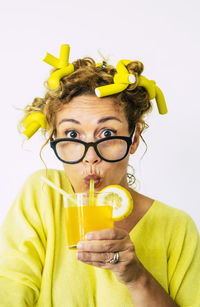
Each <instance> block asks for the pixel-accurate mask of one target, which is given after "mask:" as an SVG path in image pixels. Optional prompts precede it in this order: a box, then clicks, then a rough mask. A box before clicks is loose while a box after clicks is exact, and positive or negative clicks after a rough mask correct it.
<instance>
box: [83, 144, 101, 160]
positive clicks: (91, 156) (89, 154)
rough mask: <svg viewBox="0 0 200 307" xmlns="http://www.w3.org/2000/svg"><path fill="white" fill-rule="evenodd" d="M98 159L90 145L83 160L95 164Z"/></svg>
mask: <svg viewBox="0 0 200 307" xmlns="http://www.w3.org/2000/svg"><path fill="white" fill-rule="evenodd" d="M100 161H101V158H100V157H99V156H98V155H97V153H96V151H95V149H94V148H93V147H92V146H90V147H89V148H88V150H87V152H86V155H85V157H84V159H83V162H84V163H87V164H97V163H99V162H100Z"/></svg>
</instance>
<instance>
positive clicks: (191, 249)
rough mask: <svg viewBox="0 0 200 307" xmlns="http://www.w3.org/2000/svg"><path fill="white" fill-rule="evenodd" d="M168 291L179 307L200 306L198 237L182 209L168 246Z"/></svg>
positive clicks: (199, 247)
mask: <svg viewBox="0 0 200 307" xmlns="http://www.w3.org/2000/svg"><path fill="white" fill-rule="evenodd" d="M168 280H169V293H170V296H171V297H172V298H173V299H174V301H175V302H176V303H177V304H178V305H179V306H181V307H197V306H200V238H199V233H198V230H197V227H196V225H195V223H194V222H193V220H192V218H191V217H190V216H189V215H188V214H187V213H185V212H182V214H181V216H179V218H178V219H177V220H176V225H175V227H174V229H173V234H172V239H171V241H170V244H169V247H168Z"/></svg>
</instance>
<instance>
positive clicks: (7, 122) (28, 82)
mask: <svg viewBox="0 0 200 307" xmlns="http://www.w3.org/2000/svg"><path fill="white" fill-rule="evenodd" d="M199 13H200V2H199V0H190V1H184V0H182V1H179V0H178V1H177V0H173V1H172V0H170V1H169V0H168V1H160V0H151V1H149V0H145V1H142V0H141V1H134V0H132V1H130V0H123V1H116V0H115V1H114V0H110V1H108V0H107V1H105V0H102V1H94V0H93V1H92V0H91V1H90V0H85V1H76V0H74V1H62V0H57V1H50V0H48V1H42V0H34V1H26V0H18V1H14V0H12V1H4V2H3V1H1V7H0V29H1V48H0V56H1V58H0V61H1V72H0V85H1V92H0V95H1V99H0V111H1V113H0V114H1V116H0V129H1V142H0V148H1V150H0V192H1V201H0V223H1V222H2V220H3V219H4V217H5V215H6V212H7V210H8V209H9V207H10V206H11V204H12V202H13V200H14V198H15V196H16V194H17V192H18V191H19V189H20V187H21V186H22V184H23V182H24V181H25V179H26V178H27V176H28V175H29V174H31V173H32V172H34V171H35V170H37V169H40V168H44V166H43V164H42V162H41V160H40V158H39V149H40V147H41V145H42V143H43V139H42V137H41V136H40V134H39V133H37V135H35V136H34V137H33V138H32V139H31V140H30V141H29V142H27V143H26V144H25V145H24V146H22V139H23V138H22V136H21V135H19V134H18V131H17V123H18V121H19V119H20V118H21V112H20V111H19V110H17V109H16V108H23V107H24V106H25V105H27V104H30V103H31V102H32V101H33V99H34V97H42V96H43V94H44V87H43V82H44V81H45V80H46V79H47V78H48V74H49V71H50V66H49V65H47V64H46V63H44V62H43V61H42V59H43V58H44V57H45V55H46V52H49V53H51V54H53V55H55V56H59V52H60V45H61V44H70V46H71V52H70V61H73V60H75V59H77V58H80V57H83V56H92V57H93V58H94V59H95V60H97V61H101V58H100V57H99V55H98V52H97V50H98V49H100V51H101V52H102V53H103V54H104V56H105V57H107V56H109V58H110V63H111V64H113V65H116V63H117V62H118V60H120V59H124V58H125V59H131V60H140V61H142V62H143V63H144V66H145V69H144V73H143V75H144V76H146V77H147V78H149V79H153V80H155V81H156V83H157V85H158V86H159V87H160V88H161V89H162V91H163V93H164V95H165V98H166V101H167V106H168V110H169V112H168V114H167V115H164V116H163V115H159V114H158V111H157V107H156V103H155V101H154V102H153V104H154V109H153V112H152V113H151V115H150V116H149V118H148V123H149V125H150V127H149V129H148V131H146V133H145V134H144V138H145V141H146V142H147V145H148V151H147V153H146V154H145V156H144V158H143V159H142V160H141V161H140V159H141V156H142V154H143V152H144V150H145V146H144V145H142V144H141V146H140V148H139V151H138V153H137V154H136V156H135V157H133V159H132V164H133V165H134V167H135V169H136V174H135V175H136V177H137V179H138V180H139V181H140V189H139V192H141V193H144V194H146V195H148V196H150V197H152V198H156V199H159V200H161V201H163V202H165V203H167V204H168V205H170V206H173V207H176V208H180V209H183V210H184V211H186V212H188V213H189V214H190V215H191V216H192V218H193V219H194V221H195V223H196V224H197V227H198V229H200V217H199V215H200V209H199V207H200V193H199V190H200V161H199V159H200V144H199V143H200V129H199V114H200V101H199V100H200V99H199V89H200V84H199V74H200V59H199V57H200V35H199V29H200V18H199ZM44 159H45V161H46V163H47V166H48V168H62V165H60V164H59V162H57V161H56V158H55V157H54V155H53V153H52V152H51V150H50V148H49V146H47V148H46V150H45V151H44Z"/></svg>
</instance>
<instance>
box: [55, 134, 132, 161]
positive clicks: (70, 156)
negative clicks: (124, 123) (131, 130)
mask: <svg viewBox="0 0 200 307" xmlns="http://www.w3.org/2000/svg"><path fill="white" fill-rule="evenodd" d="M97 151H98V152H99V154H100V155H101V156H102V157H103V158H104V159H106V160H110V161H112V160H118V159H121V158H123V157H124V155H125V154H126V151H127V142H126V141H125V140H121V139H111V140H105V141H103V142H100V143H98V144H97ZM56 152H57V155H58V156H59V157H60V158H61V159H62V160H64V161H66V162H75V161H78V160H80V159H81V158H82V157H83V155H84V152H85V145H84V144H81V143H77V142H73V141H61V142H58V143H57V144H56Z"/></svg>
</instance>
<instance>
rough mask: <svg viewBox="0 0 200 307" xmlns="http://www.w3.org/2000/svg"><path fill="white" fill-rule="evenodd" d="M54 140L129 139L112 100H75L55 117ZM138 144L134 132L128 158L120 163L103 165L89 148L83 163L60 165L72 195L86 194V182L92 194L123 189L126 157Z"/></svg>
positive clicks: (88, 98)
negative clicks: (109, 188)
mask: <svg viewBox="0 0 200 307" xmlns="http://www.w3.org/2000/svg"><path fill="white" fill-rule="evenodd" d="M56 130H57V136H56V138H72V139H79V140H82V141H84V142H95V141H97V140H100V139H103V138H105V137H108V136H129V132H128V122H127V119H126V117H125V114H124V111H123V109H122V107H119V106H116V104H114V100H113V99H112V98H103V99H102V98H98V97H96V96H88V95H83V96H77V97H74V98H73V99H72V100H71V101H70V102H69V103H68V104H67V105H65V106H64V107H63V109H62V110H61V111H59V112H58V113H57V115H56ZM138 142H139V132H138V131H137V133H136V136H135V138H134V142H133V144H132V145H131V147H130V149H129V154H128V155H127V156H126V157H125V158H124V159H123V160H121V161H118V162H114V163H113V162H106V161H104V160H102V159H101V158H100V157H99V156H98V155H97V154H96V152H95V150H94V148H93V147H89V149H88V151H87V154H86V156H85V157H84V159H83V160H82V161H81V162H79V163H76V164H66V163H63V166H64V170H65V172H66V174H67V176H68V178H69V180H70V182H71V184H72V187H73V189H74V191H75V192H88V191H89V184H90V178H94V182H95V190H96V191H100V190H101V189H103V188H104V187H106V186H108V185H111V184H119V185H121V186H123V187H125V188H127V187H128V184H127V176H126V174H127V164H128V159H129V155H130V153H134V152H135V150H136V149H137V146H138Z"/></svg>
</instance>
